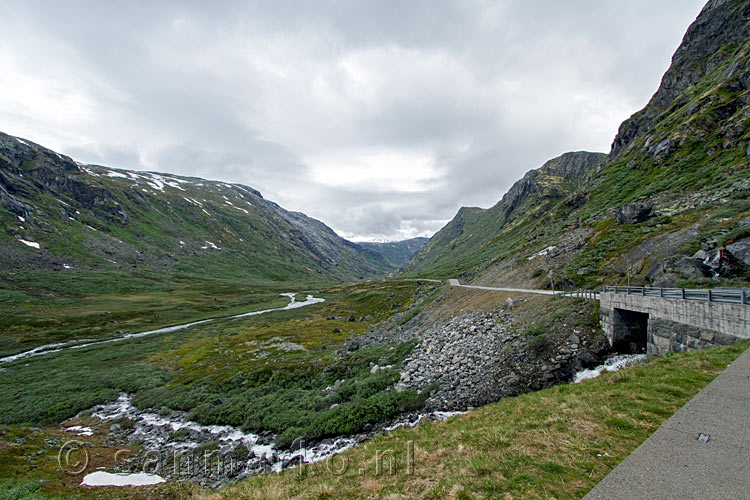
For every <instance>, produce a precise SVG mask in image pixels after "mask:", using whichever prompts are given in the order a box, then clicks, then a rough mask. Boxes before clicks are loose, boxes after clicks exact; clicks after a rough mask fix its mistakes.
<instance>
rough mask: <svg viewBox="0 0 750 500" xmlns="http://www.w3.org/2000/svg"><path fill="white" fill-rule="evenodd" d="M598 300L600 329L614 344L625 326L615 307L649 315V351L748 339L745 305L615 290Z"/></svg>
mask: <svg viewBox="0 0 750 500" xmlns="http://www.w3.org/2000/svg"><path fill="white" fill-rule="evenodd" d="M600 300H601V318H600V320H601V325H602V329H603V330H604V333H605V335H606V336H607V338H608V339H609V341H610V343H611V344H613V345H614V344H615V343H617V341H618V340H619V339H620V336H621V335H622V332H623V331H624V330H626V329H627V328H628V325H626V324H623V319H622V317H623V315H620V314H617V312H616V311H615V310H616V309H620V310H624V311H635V312H640V313H647V314H648V315H649V318H648V331H647V336H646V342H647V352H648V353H653V354H660V355H662V354H665V353H666V352H668V351H678V352H683V351H692V350H695V349H703V348H705V347H710V346H712V345H727V344H731V343H733V342H737V341H739V340H747V339H750V306H747V305H741V304H724V303H717V302H701V301H688V300H680V299H663V298H660V297H643V296H640V295H625V294H615V293H602V294H601V296H600ZM625 321H627V320H625Z"/></svg>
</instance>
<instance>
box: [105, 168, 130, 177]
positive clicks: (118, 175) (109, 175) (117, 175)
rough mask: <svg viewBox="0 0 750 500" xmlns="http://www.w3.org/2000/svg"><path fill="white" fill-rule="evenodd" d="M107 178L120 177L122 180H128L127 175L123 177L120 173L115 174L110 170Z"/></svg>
mask: <svg viewBox="0 0 750 500" xmlns="http://www.w3.org/2000/svg"><path fill="white" fill-rule="evenodd" d="M107 177H120V178H122V179H127V178H128V176H127V175H123V174H121V173H120V172H115V171H114V170H108V171H107Z"/></svg>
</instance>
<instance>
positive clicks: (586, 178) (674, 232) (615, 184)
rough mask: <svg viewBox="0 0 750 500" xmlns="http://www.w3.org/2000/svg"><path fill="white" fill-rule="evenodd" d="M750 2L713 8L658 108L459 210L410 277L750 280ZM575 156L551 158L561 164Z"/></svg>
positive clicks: (573, 282)
mask: <svg viewBox="0 0 750 500" xmlns="http://www.w3.org/2000/svg"><path fill="white" fill-rule="evenodd" d="M749 20H750V5H749V4H748V3H747V2H744V1H741V0H734V1H727V2H710V3H709V4H708V5H707V6H706V8H705V9H704V10H703V12H702V13H701V15H700V16H699V17H698V19H697V20H696V21H695V23H693V25H691V27H690V28H689V29H688V32H687V34H686V35H685V39H684V40H683V43H682V45H681V46H680V47H679V48H678V50H677V51H676V53H675V55H674V57H673V62H672V65H671V67H670V68H669V70H668V71H667V73H666V74H665V75H664V78H663V80H662V84H661V86H660V88H659V89H658V91H657V92H656V94H655V95H654V97H653V98H652V99H651V101H650V102H649V103H648V105H647V106H646V107H645V108H644V109H643V110H641V111H639V112H638V113H636V114H634V115H633V116H632V117H631V118H629V119H628V120H627V121H625V122H624V123H623V124H622V126H621V127H620V131H619V134H618V135H617V137H616V138H615V140H614V143H613V147H612V151H611V152H610V153H609V155H607V156H606V157H605V156H604V155H597V156H593V155H592V156H589V157H587V158H588V160H589V161H588V162H587V165H586V168H582V169H580V170H578V171H575V175H563V176H556V175H554V171H552V170H551V169H550V167H549V163H548V164H545V166H543V167H542V168H540V169H538V170H532V171H531V172H529V173H528V174H527V175H526V176H525V177H524V178H523V179H522V180H521V181H519V182H517V183H516V184H515V185H514V186H513V187H512V188H511V189H510V191H509V192H508V193H507V194H506V195H505V197H504V198H503V200H502V201H501V202H500V203H498V204H497V205H496V206H494V207H492V208H490V209H487V210H482V209H476V208H473V209H472V208H468V209H467V208H462V209H461V210H459V212H458V214H457V215H456V217H455V218H454V219H453V220H452V221H451V222H450V223H449V224H448V225H447V226H445V227H444V228H443V229H442V230H441V231H440V232H438V233H437V234H436V235H435V236H434V237H433V238H432V239H431V240H430V242H429V243H428V244H427V245H425V247H424V249H423V250H422V251H421V252H419V253H418V254H417V256H416V257H415V259H414V260H413V261H412V262H411V263H410V264H409V265H408V270H409V273H410V274H412V275H423V276H435V277H458V276H463V277H464V278H465V279H470V280H472V279H473V280H477V281H478V282H482V283H498V284H516V285H518V284H523V285H525V286H534V287H550V286H551V281H550V279H549V273H550V271H552V278H553V280H554V281H556V282H557V283H558V286H563V287H569V288H572V287H581V286H596V285H600V284H605V283H606V284H614V283H635V284H652V285H657V286H660V285H661V286H673V285H694V286H723V285H738V284H743V283H747V280H748V277H749V276H750V275H749V274H748V269H749V267H748V266H750V255H749V254H748V253H749V252H748V248H750V240H748V236H750V168H748V161H749V158H750V93H748V89H750V42H749V41H748V40H750V21H749ZM571 155H581V153H566V154H565V155H562V156H561V157H559V158H557V159H555V160H551V162H550V163H552V162H562V161H565V159H566V158H568V159H569V158H570V157H571Z"/></svg>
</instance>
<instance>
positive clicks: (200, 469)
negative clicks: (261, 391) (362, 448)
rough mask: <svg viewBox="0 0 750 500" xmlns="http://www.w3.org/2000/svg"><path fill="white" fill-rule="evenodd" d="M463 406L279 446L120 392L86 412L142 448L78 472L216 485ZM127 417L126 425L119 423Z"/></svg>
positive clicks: (320, 456) (103, 481)
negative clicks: (146, 405)
mask: <svg viewBox="0 0 750 500" xmlns="http://www.w3.org/2000/svg"><path fill="white" fill-rule="evenodd" d="M463 413H465V412H440V411H437V412H431V413H425V414H419V415H407V416H402V417H400V418H397V419H396V420H394V421H391V422H390V425H383V426H382V428H379V429H377V430H374V431H372V432H369V433H367V434H359V435H351V436H339V437H335V438H330V439H323V440H321V441H316V442H315V443H311V444H309V445H308V444H307V443H305V442H304V441H301V442H300V443H299V445H293V449H280V448H278V447H276V445H275V443H274V437H275V436H273V435H271V434H264V435H260V434H253V433H250V432H244V431H242V430H240V429H238V428H236V427H233V426H230V425H202V424H199V423H197V422H193V421H191V420H189V419H188V418H187V414H186V413H185V412H180V411H168V412H159V413H155V412H154V411H153V410H139V409H138V408H136V407H135V406H133V404H132V402H131V396H130V395H128V394H124V393H123V394H120V396H119V397H118V399H117V400H116V401H114V402H111V403H107V404H104V405H100V406H97V407H95V408H94V412H93V413H92V414H91V416H92V417H93V418H96V419H98V420H100V421H102V422H105V423H107V422H112V425H111V426H110V432H112V433H114V434H115V435H117V436H118V437H119V438H121V439H124V440H126V441H129V442H134V443H140V444H141V446H142V448H143V452H142V453H140V454H137V455H135V456H133V457H130V458H129V459H128V460H123V461H120V462H118V463H117V464H115V469H117V470H119V473H115V474H113V473H103V471H96V472H92V473H90V474H87V475H86V476H85V477H84V478H83V482H82V485H87V486H115V485H121V486H122V485H129V486H139V485H144V484H155V483H157V482H162V481H164V480H169V481H174V480H186V479H187V480H190V481H193V482H197V483H199V484H201V485H203V486H209V487H217V486H221V485H222V484H226V483H227V482H229V481H237V480H240V479H243V478H246V477H249V476H252V475H254V474H257V473H259V472H280V471H281V470H283V469H287V468H290V467H295V466H298V465H300V464H301V463H305V464H312V463H315V462H319V461H322V460H325V459H327V458H328V457H331V456H333V455H336V454H339V453H341V452H343V451H345V450H348V449H349V448H351V447H353V446H356V445H357V444H359V443H362V442H364V441H366V440H368V439H370V438H372V437H374V436H375V435H377V434H381V433H387V432H392V431H394V430H395V429H398V428H400V427H415V426H416V425H417V424H419V422H421V421H422V420H424V419H432V420H443V419H446V418H450V417H453V416H456V415H461V414H463ZM123 421H128V422H129V423H128V425H127V428H123V427H122V425H121V424H120V423H121V422H123ZM66 431H68V432H71V433H74V435H76V436H89V435H91V433H92V429H91V428H89V427H83V426H73V427H67V428H66Z"/></svg>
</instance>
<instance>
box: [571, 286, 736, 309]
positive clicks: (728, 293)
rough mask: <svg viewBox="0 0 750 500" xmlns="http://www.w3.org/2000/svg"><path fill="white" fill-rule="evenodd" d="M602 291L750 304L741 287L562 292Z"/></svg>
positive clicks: (586, 293)
mask: <svg viewBox="0 0 750 500" xmlns="http://www.w3.org/2000/svg"><path fill="white" fill-rule="evenodd" d="M600 293H617V294H624V295H640V296H642V297H661V298H664V299H680V300H697V301H702V302H723V303H727V304H745V305H748V304H750V290H748V289H741V288H709V289H705V290H694V289H688V288H656V287H641V286H605V287H602V288H598V289H596V290H574V291H569V292H562V293H560V294H559V295H562V296H565V297H580V298H584V299H598V298H599V294H600Z"/></svg>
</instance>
